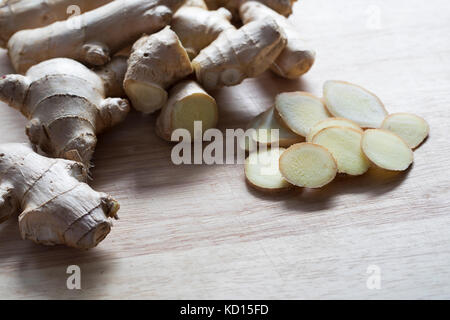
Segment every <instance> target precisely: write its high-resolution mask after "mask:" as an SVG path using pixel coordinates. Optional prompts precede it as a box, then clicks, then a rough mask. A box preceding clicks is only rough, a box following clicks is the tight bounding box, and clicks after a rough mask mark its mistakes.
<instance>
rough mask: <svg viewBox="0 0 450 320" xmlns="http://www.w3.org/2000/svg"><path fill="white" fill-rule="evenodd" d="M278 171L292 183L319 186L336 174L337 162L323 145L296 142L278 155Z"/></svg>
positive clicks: (303, 185) (310, 186)
mask: <svg viewBox="0 0 450 320" xmlns="http://www.w3.org/2000/svg"><path fill="white" fill-rule="evenodd" d="M280 172H281V174H282V175H283V177H284V178H285V179H286V180H287V181H288V182H290V183H291V184H293V185H296V186H299V187H307V188H320V187H322V186H324V185H326V184H328V183H330V182H331V181H333V179H334V177H335V176H336V174H337V163H336V160H335V159H334V158H333V156H332V155H331V153H330V152H329V151H328V150H327V149H326V148H324V147H322V146H319V145H317V144H313V143H306V142H304V143H297V144H294V145H292V146H290V147H289V148H288V149H287V150H286V151H285V152H283V154H282V155H281V157H280Z"/></svg>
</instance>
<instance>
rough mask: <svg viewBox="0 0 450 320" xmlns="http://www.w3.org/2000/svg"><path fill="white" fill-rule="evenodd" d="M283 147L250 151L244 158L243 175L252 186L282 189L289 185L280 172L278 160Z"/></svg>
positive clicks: (271, 189) (274, 189)
mask: <svg viewBox="0 0 450 320" xmlns="http://www.w3.org/2000/svg"><path fill="white" fill-rule="evenodd" d="M284 151H285V149H284V148H272V149H269V150H264V151H259V152H253V153H250V155H249V156H248V158H247V159H246V160H245V169H244V170H245V177H246V179H247V182H248V183H250V185H252V186H253V187H255V188H257V189H260V190H263V191H278V190H284V189H287V188H289V187H290V186H291V184H290V183H289V182H287V181H286V179H284V178H283V176H282V175H281V173H280V170H279V160H280V155H281V153H282V152H284Z"/></svg>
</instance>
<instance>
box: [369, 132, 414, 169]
mask: <svg viewBox="0 0 450 320" xmlns="http://www.w3.org/2000/svg"><path fill="white" fill-rule="evenodd" d="M361 146H362V149H363V152H364V154H365V155H366V156H367V158H369V160H370V161H372V162H373V163H374V164H375V165H377V166H378V167H380V168H383V169H386V170H392V171H403V170H406V169H408V167H409V166H410V165H411V164H412V162H413V159H414V156H413V152H412V150H411V148H410V147H409V146H408V145H407V144H406V142H405V141H404V140H403V139H402V138H400V137H399V136H398V135H396V134H395V133H392V132H390V131H387V130H382V129H369V130H366V131H365V132H364V134H363V137H362V141H361Z"/></svg>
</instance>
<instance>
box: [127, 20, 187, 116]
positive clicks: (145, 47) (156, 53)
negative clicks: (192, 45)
mask: <svg viewBox="0 0 450 320" xmlns="http://www.w3.org/2000/svg"><path fill="white" fill-rule="evenodd" d="M192 71H193V69H192V66H191V61H190V59H189V56H188V54H187V52H186V50H185V49H184V48H183V46H182V44H181V42H180V40H179V39H178V37H177V35H176V34H175V32H173V31H172V30H171V29H170V27H166V28H164V29H163V30H161V31H159V32H158V33H155V34H152V35H150V36H144V37H142V38H141V39H139V40H138V41H137V42H136V43H135V44H134V46H133V50H132V52H131V55H130V58H129V59H128V71H127V73H126V75H125V81H124V88H125V92H126V93H127V96H128V97H129V98H130V100H131V103H132V105H133V107H134V108H135V109H136V110H139V111H141V112H144V113H152V112H155V111H156V110H159V109H161V107H162V106H163V105H164V104H165V103H166V102H167V91H166V90H165V89H166V88H167V87H169V86H170V85H172V84H173V83H175V82H176V81H178V80H180V79H182V78H184V77H186V76H187V75H189V74H190V73H192Z"/></svg>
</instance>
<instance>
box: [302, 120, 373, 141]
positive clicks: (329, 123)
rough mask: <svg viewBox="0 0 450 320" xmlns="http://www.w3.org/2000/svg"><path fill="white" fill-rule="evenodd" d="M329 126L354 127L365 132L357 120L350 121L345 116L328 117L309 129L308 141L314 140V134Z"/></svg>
mask: <svg viewBox="0 0 450 320" xmlns="http://www.w3.org/2000/svg"><path fill="white" fill-rule="evenodd" d="M328 127H346V128H352V129H355V130H357V131H359V132H361V133H362V132H364V131H363V130H362V129H361V127H360V126H358V124H357V123H356V122H353V121H350V120H348V119H344V118H334V117H333V118H327V119H324V120H322V121H319V122H317V123H316V124H315V125H314V126H313V127H312V128H311V130H309V133H308V135H307V136H306V142H312V140H313V138H314V136H315V135H316V134H317V133H318V132H319V131H320V130H322V129H325V128H328Z"/></svg>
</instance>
